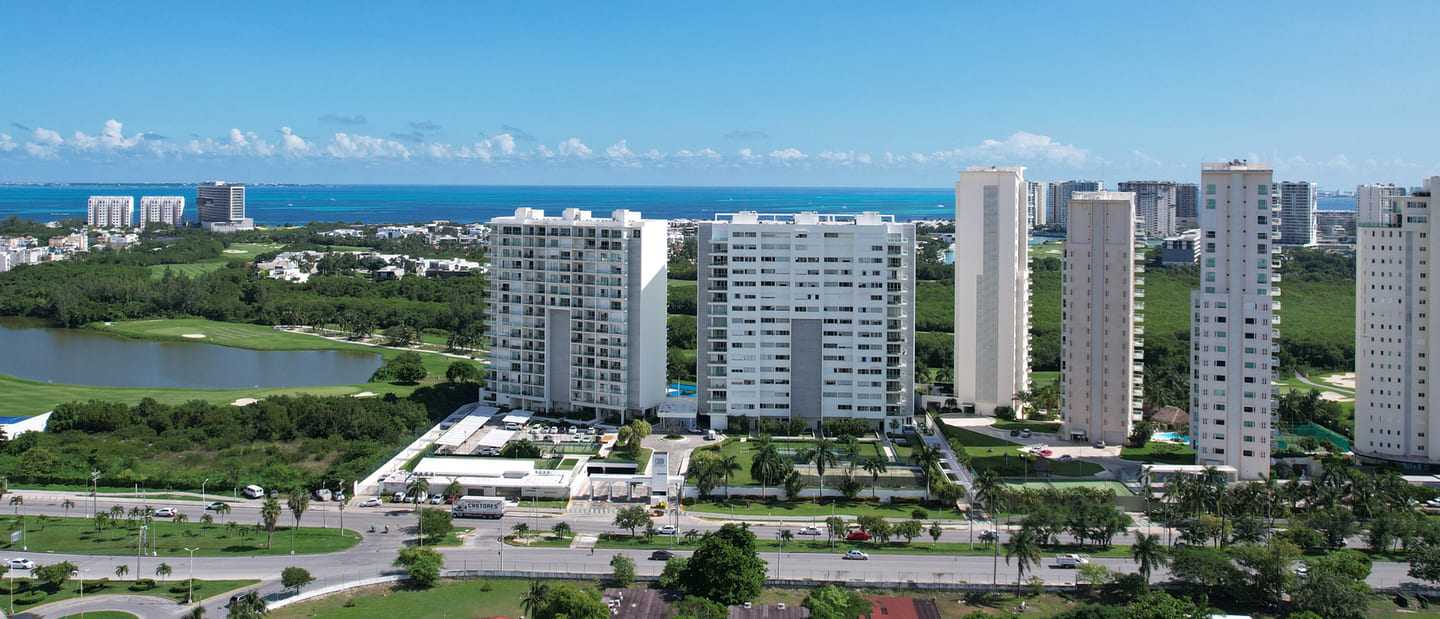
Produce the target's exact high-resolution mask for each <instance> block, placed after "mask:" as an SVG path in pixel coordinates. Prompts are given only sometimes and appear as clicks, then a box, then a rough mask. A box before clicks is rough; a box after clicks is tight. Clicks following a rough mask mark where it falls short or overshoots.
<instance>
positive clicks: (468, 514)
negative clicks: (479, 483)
mask: <svg viewBox="0 0 1440 619" xmlns="http://www.w3.org/2000/svg"><path fill="white" fill-rule="evenodd" d="M450 515H452V516H454V517H456V518H500V517H501V516H504V515H505V497H498V496H463V497H460V499H459V500H458V501H455V507H453V508H451V510H450Z"/></svg>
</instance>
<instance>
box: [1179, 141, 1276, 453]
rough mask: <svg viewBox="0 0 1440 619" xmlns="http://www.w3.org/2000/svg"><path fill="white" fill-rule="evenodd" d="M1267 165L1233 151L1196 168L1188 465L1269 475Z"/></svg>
mask: <svg viewBox="0 0 1440 619" xmlns="http://www.w3.org/2000/svg"><path fill="white" fill-rule="evenodd" d="M1273 190H1274V171H1273V170H1272V169H1271V168H1270V167H1269V166H1265V165H1260V164H1252V163H1247V162H1245V161H1240V160H1235V161H1230V162H1227V163H1206V164H1203V165H1202V166H1201V171H1200V201H1201V205H1200V209H1199V211H1200V212H1199V218H1200V230H1201V233H1202V237H1201V239H1200V242H1201V243H1202V244H1203V247H1202V250H1201V254H1200V260H1201V264H1200V275H1201V277H1200V288H1199V289H1197V290H1194V291H1193V292H1191V294H1190V343H1191V344H1190V348H1191V368H1190V378H1191V381H1190V436H1191V437H1192V438H1193V439H1194V440H1195V443H1196V456H1195V461H1196V464H1204V465H1228V466H1232V467H1234V468H1235V469H1236V472H1237V474H1238V475H1239V477H1240V478H1241V479H1261V478H1264V477H1268V476H1269V475H1270V438H1271V435H1272V433H1273V424H1274V402H1273V401H1272V400H1271V397H1272V394H1273V388H1272V386H1271V381H1272V380H1273V379H1274V378H1275V372H1276V368H1277V366H1278V364H1279V362H1278V359H1277V357H1276V354H1277V353H1278V351H1279V343H1278V342H1277V341H1276V340H1277V337H1278V336H1279V331H1277V330H1276V328H1275V325H1276V324H1278V319H1277V318H1276V316H1275V312H1276V310H1278V309H1279V308H1280V300H1279V296H1280V290H1279V288H1277V287H1276V284H1277V283H1278V282H1277V281H1276V280H1277V279H1278V277H1276V274H1275V269H1276V266H1277V265H1276V263H1275V254H1277V253H1278V252H1279V250H1278V249H1277V248H1276V246H1275V241H1276V240H1278V237H1279V234H1278V233H1279V230H1278V228H1277V226H1276V222H1275V218H1276V212H1275V209H1274V207H1273V206H1272V205H1271V192H1272V191H1273Z"/></svg>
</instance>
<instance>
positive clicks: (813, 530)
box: [800, 527, 824, 535]
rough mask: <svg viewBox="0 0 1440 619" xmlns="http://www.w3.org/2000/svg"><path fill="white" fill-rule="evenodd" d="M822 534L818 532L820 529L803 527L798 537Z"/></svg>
mask: <svg viewBox="0 0 1440 619" xmlns="http://www.w3.org/2000/svg"><path fill="white" fill-rule="evenodd" d="M822 533H824V532H823V531H821V530H820V527H805V528H803V529H800V535H820V534H822Z"/></svg>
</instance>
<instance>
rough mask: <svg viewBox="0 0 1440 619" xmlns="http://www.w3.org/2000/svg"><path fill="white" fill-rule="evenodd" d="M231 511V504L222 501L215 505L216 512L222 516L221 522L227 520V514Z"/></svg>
mask: <svg viewBox="0 0 1440 619" xmlns="http://www.w3.org/2000/svg"><path fill="white" fill-rule="evenodd" d="M229 513H230V504H229V503H221V504H219V505H216V506H215V514H216V515H218V516H220V522H225V516H226V515H227V514H229Z"/></svg>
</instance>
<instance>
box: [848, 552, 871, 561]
mask: <svg viewBox="0 0 1440 619" xmlns="http://www.w3.org/2000/svg"><path fill="white" fill-rule="evenodd" d="M844 558H845V559H848V560H850V561H865V560H867V559H869V558H870V555H867V554H865V553H863V552H860V551H859V550H847V551H845V557H844Z"/></svg>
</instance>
